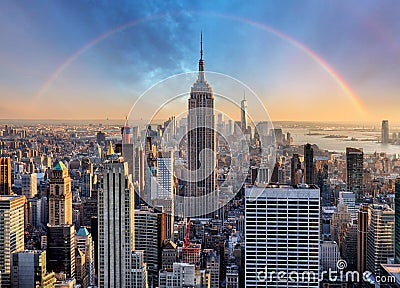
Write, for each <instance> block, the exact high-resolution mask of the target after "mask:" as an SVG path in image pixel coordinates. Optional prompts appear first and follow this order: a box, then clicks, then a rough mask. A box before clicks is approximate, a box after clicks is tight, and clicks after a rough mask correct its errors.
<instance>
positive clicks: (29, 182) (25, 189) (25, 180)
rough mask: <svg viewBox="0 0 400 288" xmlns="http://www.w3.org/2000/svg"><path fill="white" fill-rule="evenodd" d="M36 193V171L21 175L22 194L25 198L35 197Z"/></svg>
mask: <svg viewBox="0 0 400 288" xmlns="http://www.w3.org/2000/svg"><path fill="white" fill-rule="evenodd" d="M36 194H37V178H36V173H32V174H24V175H22V195H25V197H26V198H27V199H29V198H33V197H35V195H36Z"/></svg>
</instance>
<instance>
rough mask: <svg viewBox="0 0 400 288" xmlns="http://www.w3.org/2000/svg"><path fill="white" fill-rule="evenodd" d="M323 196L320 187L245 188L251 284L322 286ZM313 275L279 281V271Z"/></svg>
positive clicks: (247, 262)
mask: <svg viewBox="0 0 400 288" xmlns="http://www.w3.org/2000/svg"><path fill="white" fill-rule="evenodd" d="M319 216H320V197H319V189H318V188H317V187H316V186H313V185H311V186H307V185H299V186H288V185H267V186H266V187H250V188H246V207H245V221H246V222H245V228H246V231H245V247H246V248H245V259H246V260H245V284H246V287H269V286H271V287H272V286H273V287H318V278H319V251H320V243H319V234H320V231H319V229H320V225H319V221H320V220H319ZM304 271H309V272H310V273H311V274H312V275H311V276H310V277H308V278H309V279H307V281H304V282H299V283H297V282H296V281H295V282H290V281H288V282H280V281H278V280H277V278H276V277H277V273H280V272H282V273H286V275H287V276H288V275H289V274H290V273H291V272H295V273H302V272H304Z"/></svg>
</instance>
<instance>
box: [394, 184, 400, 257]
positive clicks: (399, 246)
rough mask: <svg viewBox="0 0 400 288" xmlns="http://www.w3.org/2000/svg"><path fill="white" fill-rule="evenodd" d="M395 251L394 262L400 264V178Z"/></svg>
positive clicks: (397, 192) (397, 198) (397, 197)
mask: <svg viewBox="0 0 400 288" xmlns="http://www.w3.org/2000/svg"><path fill="white" fill-rule="evenodd" d="M394 206H395V218H396V219H395V220H396V221H395V225H396V226H395V241H394V243H395V251H394V260H395V262H396V263H400V178H397V180H396V183H395V205H394Z"/></svg>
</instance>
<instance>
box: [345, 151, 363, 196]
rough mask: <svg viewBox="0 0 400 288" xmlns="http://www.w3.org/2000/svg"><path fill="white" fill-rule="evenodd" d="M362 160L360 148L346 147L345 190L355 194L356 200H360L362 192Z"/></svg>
mask: <svg viewBox="0 0 400 288" xmlns="http://www.w3.org/2000/svg"><path fill="white" fill-rule="evenodd" d="M363 161H364V153H363V151H362V150H361V149H356V148H349V147H347V148H346V166H347V190H348V191H350V192H353V193H354V194H356V201H357V202H361V201H362V199H363V197H364V193H363Z"/></svg>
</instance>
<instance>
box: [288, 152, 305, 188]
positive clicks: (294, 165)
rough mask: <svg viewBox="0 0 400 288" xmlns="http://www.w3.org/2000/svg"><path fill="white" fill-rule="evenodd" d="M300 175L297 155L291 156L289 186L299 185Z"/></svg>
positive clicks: (299, 163) (299, 162)
mask: <svg viewBox="0 0 400 288" xmlns="http://www.w3.org/2000/svg"><path fill="white" fill-rule="evenodd" d="M302 175H303V173H302V170H301V161H300V157H299V154H293V157H292V159H290V185H297V184H300V183H301V182H302V181H301V177H302Z"/></svg>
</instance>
